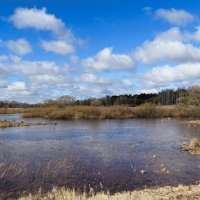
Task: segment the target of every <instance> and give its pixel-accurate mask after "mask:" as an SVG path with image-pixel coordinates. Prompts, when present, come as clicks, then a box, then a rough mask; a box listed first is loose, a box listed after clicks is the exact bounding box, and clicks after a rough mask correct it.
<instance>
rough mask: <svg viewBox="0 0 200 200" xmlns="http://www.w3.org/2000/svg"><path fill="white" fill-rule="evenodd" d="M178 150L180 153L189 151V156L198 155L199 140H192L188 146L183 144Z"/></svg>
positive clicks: (199, 148)
mask: <svg viewBox="0 0 200 200" xmlns="http://www.w3.org/2000/svg"><path fill="white" fill-rule="evenodd" d="M180 149H181V151H189V152H190V153H191V154H200V140H199V139H197V138H193V139H192V140H191V141H190V144H183V145H182V146H181V147H180Z"/></svg>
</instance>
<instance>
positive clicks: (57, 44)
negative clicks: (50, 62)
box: [42, 40, 75, 55]
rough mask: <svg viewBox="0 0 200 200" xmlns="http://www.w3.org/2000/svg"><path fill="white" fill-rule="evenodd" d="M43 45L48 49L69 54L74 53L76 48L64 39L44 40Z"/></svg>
mask: <svg viewBox="0 0 200 200" xmlns="http://www.w3.org/2000/svg"><path fill="white" fill-rule="evenodd" d="M42 47H43V49H45V50H46V51H51V52H54V53H58V54H62V55H67V54H72V53H74V51H75V49H74V46H73V45H72V44H69V43H66V42H65V41H63V40H57V41H56V40H53V41H44V40H43V41H42Z"/></svg>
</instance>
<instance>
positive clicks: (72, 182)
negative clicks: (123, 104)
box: [0, 115, 200, 199]
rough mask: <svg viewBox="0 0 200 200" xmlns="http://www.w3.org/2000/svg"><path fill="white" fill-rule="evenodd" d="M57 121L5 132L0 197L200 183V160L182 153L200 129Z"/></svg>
mask: <svg viewBox="0 0 200 200" xmlns="http://www.w3.org/2000/svg"><path fill="white" fill-rule="evenodd" d="M0 119H7V120H21V118H20V116H19V115H0ZM23 120H24V119H23ZM24 121H29V122H30V121H31V122H41V121H45V120H42V119H26V120H24ZM57 122H58V124H57V125H56V126H53V125H48V126H34V127H16V128H6V129H0V152H1V153H0V194H1V195H0V197H1V198H3V199H6V198H7V199H10V198H14V199H15V198H16V197H17V196H18V195H19V194H21V192H23V191H25V192H26V193H29V192H33V193H34V192H38V189H39V188H42V191H47V190H51V188H52V187H53V186H66V187H68V188H76V189H78V190H80V191H83V190H86V191H89V189H88V188H91V187H92V188H93V189H94V190H95V191H100V190H104V191H110V192H111V193H114V192H121V191H128V190H133V189H139V188H140V189H141V188H146V187H155V186H165V185H178V184H180V183H182V184H194V183H195V182H196V181H199V180H200V173H199V172H200V156H198V155H190V154H189V153H183V152H180V151H179V147H180V145H181V144H182V143H184V142H185V143H188V141H190V139H191V138H192V137H197V138H199V137H200V127H198V126H188V125H187V124H185V123H179V121H177V120H169V119H130V120H99V121H98V120H77V121H57ZM154 155H156V157H155V156H154ZM153 156H154V158H153ZM161 165H162V166H163V165H164V166H165V167H166V168H167V170H168V171H169V173H163V172H162V167H161ZM142 170H143V171H144V173H143V171H142Z"/></svg>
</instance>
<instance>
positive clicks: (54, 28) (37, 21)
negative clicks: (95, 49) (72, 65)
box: [10, 8, 82, 55]
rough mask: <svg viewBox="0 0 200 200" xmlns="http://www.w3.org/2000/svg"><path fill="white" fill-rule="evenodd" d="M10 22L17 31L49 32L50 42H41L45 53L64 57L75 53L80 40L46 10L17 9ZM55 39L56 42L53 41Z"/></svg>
mask: <svg viewBox="0 0 200 200" xmlns="http://www.w3.org/2000/svg"><path fill="white" fill-rule="evenodd" d="M10 21H11V22H12V23H13V24H14V25H15V27H17V28H19V29H24V28H33V29H36V30H40V31H50V32H51V33H52V35H53V37H54V40H51V41H42V47H43V48H44V49H45V50H47V51H52V52H54V53H58V54H62V55H66V54H70V53H73V52H74V51H75V46H76V45H78V44H79V41H82V40H80V39H77V38H75V36H74V35H73V33H72V32H71V30H70V29H68V28H67V27H66V26H65V24H64V22H63V21H62V20H61V19H59V18H57V17H56V16H55V15H53V14H49V13H47V10H46V8H42V9H37V8H31V9H29V8H17V9H16V10H15V12H14V14H13V15H12V16H11V17H10ZM55 39H56V40H55Z"/></svg>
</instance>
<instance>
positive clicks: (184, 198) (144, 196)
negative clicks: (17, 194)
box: [19, 185, 200, 200]
mask: <svg viewBox="0 0 200 200" xmlns="http://www.w3.org/2000/svg"><path fill="white" fill-rule="evenodd" d="M47 199H48V200H65V199H70V200H119V199H120V200H169V199H170V200H175V199H179V200H188V199H192V200H197V199H200V185H192V186H183V185H179V186H178V187H170V186H167V187H163V188H158V189H145V190H139V191H133V192H124V193H116V194H114V195H108V194H105V193H98V194H96V195H95V194H94V195H91V196H90V197H87V196H86V195H85V194H81V195H80V194H76V193H75V192H74V191H70V190H65V189H64V188H61V189H56V188H55V189H53V190H52V192H50V193H48V194H46V195H44V196H42V195H40V194H38V195H36V196H31V195H30V196H28V197H22V198H19V200H47Z"/></svg>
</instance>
